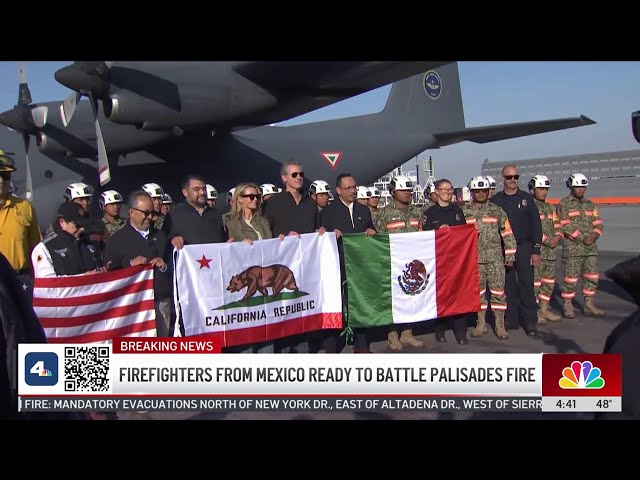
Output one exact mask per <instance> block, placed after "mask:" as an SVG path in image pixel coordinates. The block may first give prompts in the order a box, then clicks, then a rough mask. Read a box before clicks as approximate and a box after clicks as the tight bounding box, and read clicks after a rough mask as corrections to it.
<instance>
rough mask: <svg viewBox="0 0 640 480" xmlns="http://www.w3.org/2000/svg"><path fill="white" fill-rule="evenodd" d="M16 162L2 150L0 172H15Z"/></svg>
mask: <svg viewBox="0 0 640 480" xmlns="http://www.w3.org/2000/svg"><path fill="white" fill-rule="evenodd" d="M15 171H16V162H14V161H13V158H11V157H10V156H9V155H7V154H6V153H4V151H3V150H0V172H15Z"/></svg>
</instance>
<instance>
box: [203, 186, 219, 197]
mask: <svg viewBox="0 0 640 480" xmlns="http://www.w3.org/2000/svg"><path fill="white" fill-rule="evenodd" d="M206 189H207V200H215V199H216V198H218V191H217V190H216V187H214V186H213V185H210V184H208V183H207V185H206Z"/></svg>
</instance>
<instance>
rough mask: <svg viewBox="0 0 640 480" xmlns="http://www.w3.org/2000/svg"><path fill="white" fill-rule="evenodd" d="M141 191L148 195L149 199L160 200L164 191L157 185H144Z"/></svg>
mask: <svg viewBox="0 0 640 480" xmlns="http://www.w3.org/2000/svg"><path fill="white" fill-rule="evenodd" d="M142 189H143V190H144V191H145V192H147V193H148V194H149V196H150V197H151V198H162V196H163V195H164V190H163V189H162V187H161V186H160V185H158V184H157V183H145V184H144V185H143V186H142Z"/></svg>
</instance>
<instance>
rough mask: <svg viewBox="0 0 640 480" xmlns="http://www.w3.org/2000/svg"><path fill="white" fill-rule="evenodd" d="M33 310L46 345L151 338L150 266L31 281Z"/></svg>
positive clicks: (152, 330)
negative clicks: (45, 339) (32, 284)
mask: <svg viewBox="0 0 640 480" xmlns="http://www.w3.org/2000/svg"><path fill="white" fill-rule="evenodd" d="M33 308H34V310H35V312H36V315H37V316H38V319H39V320H40V324H41V325H42V327H43V328H44V331H45V335H46V336H47V341H48V342H49V343H106V342H110V341H111V340H113V339H114V338H116V337H155V336H156V321H155V318H156V315H155V309H154V302H153V267H152V266H146V267H142V266H136V267H131V268H125V269H122V270H114V271H111V272H105V273H94V274H88V275H72V276H68V277H67V276H65V277H52V278H36V279H35V282H34V289H33Z"/></svg>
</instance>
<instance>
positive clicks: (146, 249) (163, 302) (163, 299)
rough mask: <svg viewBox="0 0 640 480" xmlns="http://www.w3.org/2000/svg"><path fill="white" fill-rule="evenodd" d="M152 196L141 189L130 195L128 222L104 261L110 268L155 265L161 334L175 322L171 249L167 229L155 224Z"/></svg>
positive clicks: (158, 323)
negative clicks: (163, 229)
mask: <svg viewBox="0 0 640 480" xmlns="http://www.w3.org/2000/svg"><path fill="white" fill-rule="evenodd" d="M153 215H154V210H153V200H152V199H151V197H150V196H149V194H148V193H146V192H144V191H142V190H139V191H136V192H133V193H132V194H131V195H130V197H129V222H128V223H127V225H125V226H124V227H122V228H121V229H120V230H118V231H117V232H116V233H114V234H113V236H112V237H111V238H110V239H109V242H108V243H107V249H106V251H105V261H106V262H107V263H109V262H110V269H111V270H117V269H120V268H127V267H133V266H135V265H153V266H154V267H155V269H154V272H153V282H154V283H153V284H154V300H155V307H156V330H157V332H158V337H167V336H169V328H170V326H171V323H172V306H171V269H170V267H169V265H170V264H171V260H170V257H171V251H170V249H169V241H168V239H167V236H166V235H165V233H164V232H162V231H159V230H156V229H155V227H154V226H153V221H152V218H153Z"/></svg>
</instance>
